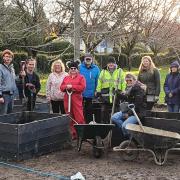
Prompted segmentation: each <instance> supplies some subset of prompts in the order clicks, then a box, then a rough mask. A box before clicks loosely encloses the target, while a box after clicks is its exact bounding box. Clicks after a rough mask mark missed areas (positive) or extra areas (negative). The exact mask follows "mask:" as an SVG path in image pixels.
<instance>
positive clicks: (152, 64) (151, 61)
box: [139, 56, 156, 72]
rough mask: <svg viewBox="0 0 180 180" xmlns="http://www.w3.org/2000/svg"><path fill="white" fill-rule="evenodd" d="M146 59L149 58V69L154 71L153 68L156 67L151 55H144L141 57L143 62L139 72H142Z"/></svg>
mask: <svg viewBox="0 0 180 180" xmlns="http://www.w3.org/2000/svg"><path fill="white" fill-rule="evenodd" d="M144 59H147V60H148V61H149V63H150V66H149V70H150V71H153V69H154V68H155V67H156V66H155V64H154V62H153V60H152V58H151V56H143V57H142V59H141V64H140V66H139V72H141V71H142V70H143V60H144Z"/></svg>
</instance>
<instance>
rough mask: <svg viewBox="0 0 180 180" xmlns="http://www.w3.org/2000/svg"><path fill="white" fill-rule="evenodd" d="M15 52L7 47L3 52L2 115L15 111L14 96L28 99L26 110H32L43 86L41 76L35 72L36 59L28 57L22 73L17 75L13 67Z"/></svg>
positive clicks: (1, 71)
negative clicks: (17, 95)
mask: <svg viewBox="0 0 180 180" xmlns="http://www.w3.org/2000/svg"><path fill="white" fill-rule="evenodd" d="M13 58H14V54H13V52H12V51H10V50H8V49H6V50H4V51H3V52H2V63H1V64H0V115H3V114H9V113H12V111H13V104H14V97H15V95H16V94H17V91H18V93H19V97H20V99H21V98H25V99H26V110H27V111H31V110H33V108H34V106H35V101H36V96H37V94H38V92H39V90H40V88H41V84H40V79H39V76H38V75H37V74H36V73H35V72H34V70H35V65H36V60H35V59H31V58H30V59H27V60H26V61H25V62H24V64H23V68H22V69H21V71H20V73H19V74H18V75H17V76H16V75H15V70H14V67H13Z"/></svg>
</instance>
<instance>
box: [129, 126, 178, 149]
mask: <svg viewBox="0 0 180 180" xmlns="http://www.w3.org/2000/svg"><path fill="white" fill-rule="evenodd" d="M143 128H144V131H143V129H142V128H141V126H139V125H136V124H128V125H127V126H126V129H127V130H128V132H129V133H130V134H131V136H132V137H133V138H134V139H135V140H136V141H137V142H138V144H139V145H141V146H142V147H143V148H146V149H151V150H155V149H161V150H162V149H164V150H167V149H170V148H173V147H175V146H176V144H177V143H178V142H179V141H180V134H178V133H176V132H171V131H165V130H162V129H155V128H151V127H146V126H143Z"/></svg>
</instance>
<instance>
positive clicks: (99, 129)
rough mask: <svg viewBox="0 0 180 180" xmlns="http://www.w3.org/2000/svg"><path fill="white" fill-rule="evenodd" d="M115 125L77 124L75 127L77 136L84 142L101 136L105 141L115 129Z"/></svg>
mask: <svg viewBox="0 0 180 180" xmlns="http://www.w3.org/2000/svg"><path fill="white" fill-rule="evenodd" d="M114 126H115V125H114V124H76V125H74V127H75V129H76V131H77V134H78V136H79V137H81V138H82V140H86V139H94V138H95V137H96V136H100V137H101V138H102V139H104V138H105V137H106V136H107V135H108V133H109V131H110V130H111V129H112V128H113V127H114Z"/></svg>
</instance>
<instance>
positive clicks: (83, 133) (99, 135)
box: [74, 124, 115, 158]
mask: <svg viewBox="0 0 180 180" xmlns="http://www.w3.org/2000/svg"><path fill="white" fill-rule="evenodd" d="M114 126H115V125H114V124H76V125H74V127H75V129H76V131H77V135H78V139H77V147H78V151H80V150H81V146H82V142H83V141H85V142H88V143H89V144H91V145H92V148H93V156H94V157H96V158H100V157H101V156H102V154H103V150H104V148H105V146H104V143H103V139H105V138H106V136H107V135H108V133H109V131H110V130H112V128H113V127H114Z"/></svg>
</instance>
